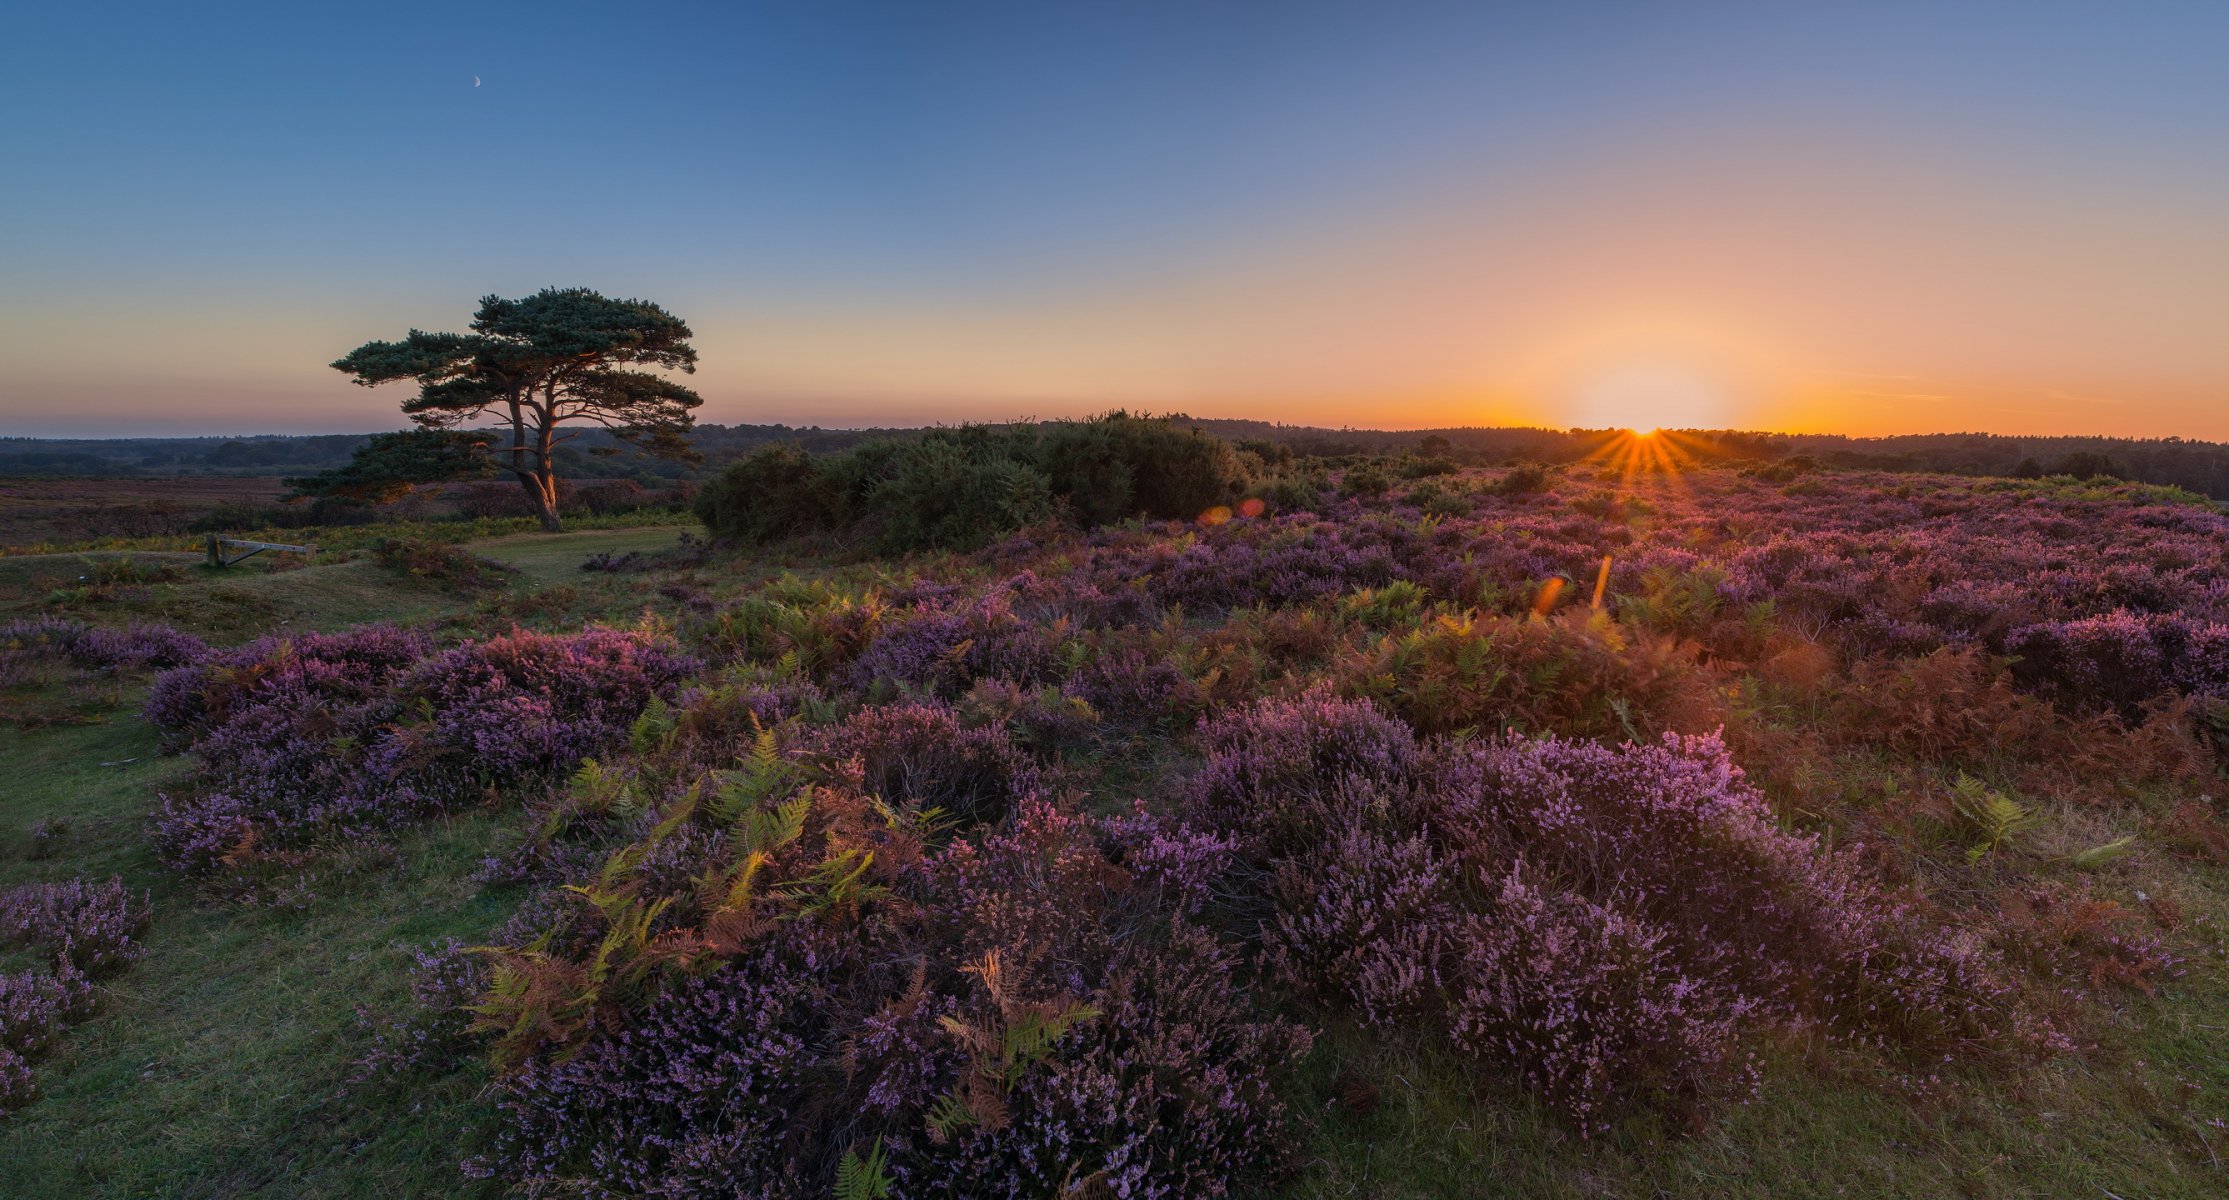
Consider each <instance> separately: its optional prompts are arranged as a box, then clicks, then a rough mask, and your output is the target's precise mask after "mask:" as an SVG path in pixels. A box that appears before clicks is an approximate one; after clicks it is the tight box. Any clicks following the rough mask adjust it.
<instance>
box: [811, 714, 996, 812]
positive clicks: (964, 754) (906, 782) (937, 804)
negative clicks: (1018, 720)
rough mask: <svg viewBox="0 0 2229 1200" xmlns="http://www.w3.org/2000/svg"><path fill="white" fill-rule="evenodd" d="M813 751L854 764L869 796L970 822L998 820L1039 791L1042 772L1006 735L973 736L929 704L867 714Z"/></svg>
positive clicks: (833, 731) (819, 740)
mask: <svg viewBox="0 0 2229 1200" xmlns="http://www.w3.org/2000/svg"><path fill="white" fill-rule="evenodd" d="M812 744H813V747H814V748H815V749H816V750H817V751H818V752H819V753H821V754H823V755H825V756H827V757H829V758H831V759H833V760H835V761H837V762H839V763H852V764H856V765H857V769H858V780H859V784H860V786H862V787H864V788H865V789H866V790H867V791H868V793H870V794H872V795H875V796H879V797H881V798H882V799H883V800H885V801H887V802H889V803H891V804H894V805H901V806H905V807H908V808H915V809H929V808H936V809H942V810H943V811H944V812H945V813H947V814H949V815H951V816H953V817H955V818H958V819H960V820H962V821H967V822H970V823H982V822H987V821H995V820H997V819H998V818H999V817H1001V816H1003V815H1005V814H1006V813H1008V812H1011V811H1012V810H1013V808H1014V806H1015V805H1016V804H1017V803H1019V802H1020V801H1021V800H1022V798H1023V797H1025V796H1028V795H1030V794H1031V793H1032V792H1033V791H1034V790H1035V789H1036V787H1037V773H1036V770H1035V769H1034V768H1033V767H1031V766H1030V764H1029V760H1028V759H1027V758H1025V757H1024V756H1023V755H1022V753H1021V752H1020V751H1019V750H1017V749H1015V748H1014V744H1013V742H1012V741H1011V740H1010V739H1009V738H1008V737H1007V735H1006V732H1005V730H1003V729H997V728H989V729H969V728H967V727H965V726H963V725H962V724H961V723H960V721H959V718H958V717H956V716H955V715H953V713H952V712H951V711H950V710H948V709H943V708H933V707H930V706H928V705H923V704H899V705H891V706H888V707H883V708H867V709H862V710H860V711H859V712H858V713H856V714H854V715H853V716H852V717H851V718H850V719H848V720H846V721H845V722H843V723H842V724H841V725H836V726H831V727H829V728H828V729H826V730H825V731H821V732H819V733H817V734H816V736H815V738H814V740H813V743H812Z"/></svg>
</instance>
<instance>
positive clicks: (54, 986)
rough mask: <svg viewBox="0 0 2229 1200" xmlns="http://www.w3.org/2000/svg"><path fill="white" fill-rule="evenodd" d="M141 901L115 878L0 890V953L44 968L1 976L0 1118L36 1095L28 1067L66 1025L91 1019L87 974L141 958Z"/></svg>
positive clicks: (143, 919) (143, 922)
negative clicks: (16, 954) (33, 959)
mask: <svg viewBox="0 0 2229 1200" xmlns="http://www.w3.org/2000/svg"><path fill="white" fill-rule="evenodd" d="M147 918H148V911H147V907H146V902H145V901H144V899H141V898H135V897H134V896H133V895H132V894H131V893H130V892H128V891H126V890H125V888H124V885H123V882H122V881H121V880H116V879H111V880H109V881H108V882H107V883H102V884H93V883H87V882H85V881H84V880H75V879H73V880H67V881H64V882H61V883H34V884H24V885H22V886H19V887H13V888H9V889H7V890H6V891H0V949H10V948H21V949H27V950H29V951H31V952H33V953H34V954H36V955H37V956H39V957H41V958H43V959H45V960H46V967H45V968H44V969H32V970H24V971H16V972H12V973H0V1113H6V1112H8V1111H9V1110H10V1109H13V1108H18V1107H21V1106H22V1105H24V1104H27V1103H29V1102H30V1101H31V1099H32V1097H33V1096H34V1095H35V1093H36V1081H35V1080H34V1079H33V1077H32V1073H31V1063H32V1061H33V1060H35V1059H37V1058H39V1057H40V1056H41V1055H43V1054H45V1053H46V1052H47V1051H49V1050H51V1049H52V1048H53V1046H54V1044H55V1043H56V1042H58V1041H59V1040H60V1039H61V1037H62V1034H63V1033H64V1032H65V1031H66V1030H67V1029H68V1027H69V1026H71V1025H74V1024H76V1023H77V1022H79V1021H82V1020H84V1019H85V1018H86V1017H88V1016H90V1015H91V1014H92V1011H93V1003H94V995H93V985H92V982H91V980H90V978H89V977H90V976H94V975H105V974H111V973H113V972H115V971H118V970H120V969H122V968H123V967H125V966H126V965H128V964H130V963H131V962H132V961H133V960H135V959H137V958H139V957H140V956H141V955H143V954H145V953H146V949H147V948H146V946H145V944H144V943H142V942H141V941H140V940H139V939H140V936H141V935H142V934H143V933H144V932H145V931H146V928H147Z"/></svg>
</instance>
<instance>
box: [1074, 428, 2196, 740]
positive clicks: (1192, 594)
mask: <svg viewBox="0 0 2229 1200" xmlns="http://www.w3.org/2000/svg"><path fill="white" fill-rule="evenodd" d="M1620 486H1621V488H1624V489H1630V490H1632V491H1633V492H1634V493H1635V495H1634V500H1635V501H1636V503H1628V504H1622V505H1597V504H1591V503H1588V502H1587V501H1586V499H1585V497H1583V496H1582V497H1571V496H1567V495H1566V494H1565V492H1564V491H1563V490H1562V489H1558V490H1554V491H1549V492H1545V493H1541V494H1520V495H1512V496H1498V495H1497V496H1492V497H1487V498H1482V499H1481V500H1480V502H1479V503H1477V504H1476V505H1475V510H1474V512H1473V513H1472V514H1471V515H1469V516H1452V517H1439V518H1433V519H1431V520H1429V521H1427V520H1425V514H1424V513H1422V512H1420V511H1418V510H1416V509H1415V508H1413V507H1410V506H1406V505H1404V504H1402V503H1401V502H1399V501H1383V500H1371V501H1362V502H1350V506H1352V505H1355V504H1359V505H1360V507H1359V509H1357V510H1355V511H1341V512H1334V513H1331V514H1329V515H1316V514H1310V513H1299V514H1293V515H1288V516H1281V517H1273V518H1262V519H1256V520H1244V521H1232V522H1229V523H1227V524H1223V525H1220V526H1215V527H1210V528H1197V529H1188V530H1186V531H1184V532H1183V533H1182V534H1179V535H1172V534H1171V533H1170V531H1169V530H1167V529H1166V528H1159V527H1149V528H1145V529H1134V528H1128V529H1126V528H1105V529H1101V530H1098V531H1096V532H1094V533H1093V534H1091V535H1090V537H1089V538H1088V539H1087V542H1086V547H1085V549H1084V550H1083V551H1082V552H1080V553H1079V554H1076V555H1072V556H1071V559H1070V561H1071V562H1072V564H1073V565H1071V566H1069V567H1068V568H1067V571H1068V575H1067V579H1066V581H1065V591H1066V593H1067V594H1068V595H1069V596H1071V597H1083V596H1087V595H1088V596H1093V597H1104V596H1114V595H1120V596H1124V597H1128V598H1129V604H1130V606H1131V607H1130V611H1131V612H1132V613H1133V614H1134V615H1132V616H1128V617H1122V616H1117V615H1115V610H1103V611H1102V612H1101V613H1099V614H1098V615H1097V618H1096V621H1095V623H1098V624H1105V623H1110V622H1113V621H1125V622H1128V623H1153V622H1157V621H1158V620H1159V619H1160V617H1161V614H1162V613H1163V612H1165V611H1166V610H1167V609H1169V608H1171V607H1176V606H1181V607H1183V608H1184V609H1185V611H1187V612H1191V613H1199V612H1216V611H1221V612H1228V611H1232V610H1237V609H1243V608H1246V607H1248V606H1253V605H1273V606H1294V605H1309V604H1329V603H1332V602H1334V601H1336V600H1337V599H1338V598H1340V597H1342V596H1347V595H1350V594H1353V593H1358V592H1362V591H1364V590H1366V589H1377V588H1383V587H1385V586H1386V585H1387V584H1389V583H1393V582H1395V581H1405V582H1408V583H1413V584H1416V585H1418V586H1420V587H1421V588H1423V589H1424V591H1425V593H1426V594H1427V595H1428V596H1429V597H1430V598H1432V599H1433V600H1436V601H1439V602H1441V603H1444V604H1452V605H1454V606H1456V607H1458V608H1460V607H1464V606H1472V605H1478V606H1482V607H1484V608H1487V609H1490V610H1499V611H1503V612H1522V611H1523V610H1524V609H1525V608H1526V607H1529V606H1530V605H1531V604H1532V603H1533V602H1534V600H1535V599H1536V598H1537V597H1538V596H1539V595H1540V593H1541V588H1542V586H1543V585H1544V584H1545V583H1546V582H1547V581H1549V580H1551V579H1556V578H1561V579H1564V580H1569V581H1579V580H1589V579H1591V578H1592V577H1593V574H1594V571H1595V569H1596V568H1597V566H1598V565H1599V563H1600V561H1601V558H1602V556H1603V555H1604V554H1609V555H1611V556H1613V564H1612V568H1611V573H1610V577H1609V580H1608V596H1607V599H1608V602H1609V608H1610V610H1611V611H1613V612H1617V613H1620V614H1621V615H1625V616H1628V617H1629V618H1631V619H1634V620H1637V621H1638V620H1644V619H1648V618H1650V617H1653V616H1654V615H1656V614H1658V613H1662V612H1665V611H1667V610H1665V609H1664V608H1663V606H1662V605H1661V604H1658V605H1656V606H1654V607H1653V608H1652V607H1651V606H1650V605H1647V604H1644V603H1642V601H1643V599H1644V598H1645V597H1646V596H1647V594H1648V593H1649V591H1650V584H1649V582H1648V578H1649V576H1650V575H1651V574H1652V573H1656V574H1657V575H1658V576H1659V578H1660V579H1661V578H1667V577H1671V576H1679V575H1686V574H1697V573H1701V574H1705V575H1707V576H1708V577H1709V579H1710V580H1711V582H1710V584H1709V587H1708V589H1707V594H1703V595H1698V596H1696V597H1694V599H1695V600H1697V601H1700V602H1701V604H1700V607H1695V606H1692V605H1691V606H1687V607H1683V608H1680V609H1678V610H1676V611H1677V612H1678V614H1679V619H1680V620H1681V621H1684V622H1686V623H1687V625H1688V631H1689V632H1699V633H1701V634H1702V635H1704V636H1706V637H1715V636H1717V635H1718V634H1719V633H1720V632H1722V631H1725V630H1727V629H1728V628H1730V626H1731V624H1733V623H1736V622H1738V620H1739V619H1740V617H1741V615H1742V613H1743V612H1744V611H1746V610H1747V609H1748V608H1749V607H1750V606H1753V605H1757V604H1760V603H1764V602H1770V604H1771V605H1772V608H1773V611H1774V612H1775V613H1776V614H1777V616H1778V617H1779V618H1780V619H1781V620H1784V621H1785V620H1795V621H1800V622H1802V623H1804V624H1805V625H1806V626H1815V627H1817V628H1818V629H1820V630H1821V631H1822V632H1823V633H1825V634H1827V635H1828V636H1829V637H1830V638H1831V639H1832V640H1833V641H1834V642H1835V643H1836V644H1838V645H1841V646H1844V647H1847V648H1850V649H1852V650H1856V651H1861V652H1873V651H1889V652H1894V653H1899V654H1919V653H1926V652H1927V651H1929V650H1933V649H1937V648H1940V647H1944V646H1964V645H1978V646H1981V647H1983V648H1985V649H1988V650H1991V651H1994V652H2002V651H2003V650H2004V648H2005V647H2004V639H2005V637H2006V635H2007V634H2008V633H2010V632H2011V631H2013V630H2015V629H2019V628H2022V627H2025V626H2030V625H2036V624H2039V623H2043V622H2063V621H2080V620H2083V619H2085V618H2090V617H2099V616H2104V615H2106V614H2108V613H2111V612H2113V611H2114V610H2116V609H2127V610H2129V611H2131V612H2136V613H2146V612H2168V611H2172V612H2176V613H2179V614H2181V615H2182V616H2183V617H2184V618H2187V619H2188V620H2190V621H2192V622H2196V623H2198V624H2200V625H2204V624H2208V623H2215V622H2223V621H2229V584H2224V583H2223V582H2222V581H2223V580H2229V559H2225V556H2229V517H2225V516H2224V515H2223V514H2221V513H2220V512H2218V511H2216V510H2213V509H2211V508H2208V507H2203V506H2199V505H2195V504H2189V503H2183V502H2179V501H2174V500H2170V499H2162V498H2159V497H2157V496H2155V495H2154V494H2153V493H2151V492H2149V491H2148V490H2146V489H2144V488H2141V487H2137V486H2134V485H2115V486H2110V487H2083V488H2066V487H2058V486H2054V485H2028V484H2017V483H2011V482H2007V481H1984V480H1970V479H1954V478H1946V477H1939V476H1916V477H1915V476H1882V475H1871V474H1865V473H1858V472H1838V473H1834V474H1831V475H1825V476H1818V477H1811V478H1806V479H1804V480H1802V481H1801V482H1799V483H1795V484H1789V485H1784V486H1781V485H1774V484H1771V483H1766V482H1760V481H1757V480H1751V479H1743V478H1740V477H1737V476H1735V475H1732V474H1729V473H1725V472H1717V471H1701V472H1693V473H1689V474H1685V475H1682V476H1680V477H1679V478H1678V479H1677V480H1676V481H1675V482H1670V483H1666V482H1661V481H1654V480H1647V479H1644V480H1639V481H1634V482H1630V483H1625V484H1621V485H1620ZM1639 502H1645V504H1646V506H1647V508H1648V509H1649V510H1650V511H1651V512H1652V513H1653V514H1654V515H1653V516H1651V517H1650V518H1648V519H1646V520H1642V519H1639V517H1638V515H1637V513H1638V508H1639ZM1791 531H1801V532H1791ZM1667 573H1669V574H1668V575H1667ZM1576 591H1577V589H1568V588H1567V589H1566V590H1565V592H1564V597H1565V599H1566V600H1567V601H1568V600H1569V599H1571V598H1572V597H1573V596H1574V595H1575V593H1576ZM2168 682H2169V684H2170V685H2171V686H2189V685H2190V681H2187V680H2176V679H2172V678H2171V679H2170V680H2169V681H2168ZM2077 686H2079V684H2077ZM2074 698H2075V699H2080V697H2079V695H2076V696H2075V697H2074Z"/></svg>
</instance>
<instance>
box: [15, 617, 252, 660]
mask: <svg viewBox="0 0 2229 1200" xmlns="http://www.w3.org/2000/svg"><path fill="white" fill-rule="evenodd" d="M208 650H209V647H208V646H207V645H206V644H205V643H203V642H202V640H201V639H200V638H197V637H195V636H193V635H192V634H189V633H181V632H179V631H178V630H176V629H172V628H171V627H170V626H168V625H150V624H139V623H134V624H132V625H130V626H128V627H126V628H124V629H103V628H98V627H95V626H90V625H87V624H85V623H84V622H82V621H73V620H70V619H69V618H67V617H35V618H32V619H29V620H16V621H9V622H7V623H6V624H0V656H12V655H22V654H41V653H43V654H54V655H60V656H62V657H64V658H67V659H68V660H69V661H70V662H71V663H72V664H73V665H75V666H77V667H80V668H83V669H85V670H88V671H98V670H127V671H137V670H145V669H147V668H150V667H153V668H158V669H159V668H165V667H177V666H183V665H185V664H186V663H190V662H193V661H195V660H196V659H198V658H200V657H201V656H202V655H204V654H206V653H208Z"/></svg>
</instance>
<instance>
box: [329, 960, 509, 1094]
mask: <svg viewBox="0 0 2229 1200" xmlns="http://www.w3.org/2000/svg"><path fill="white" fill-rule="evenodd" d="M409 954H410V999H411V1007H410V1010H409V1012H408V1013H407V1014H406V1015H404V1016H403V1017H402V1019H400V1020H397V1021H393V1022H389V1021H385V1020H382V1019H381V1018H380V1017H378V1016H375V1015H374V1014H373V1013H372V1012H371V1011H370V1010H369V1009H366V1008H364V1007H363V1006H361V1005H359V1006H357V1009H356V1020H357V1024H358V1025H359V1026H361V1027H362V1028H364V1029H365V1030H366V1031H368V1032H369V1033H370V1035H371V1040H372V1048H371V1050H370V1052H369V1053H367V1054H366V1055H365V1056H364V1058H363V1059H362V1060H361V1061H360V1062H359V1064H358V1065H359V1066H360V1067H361V1068H362V1069H363V1071H364V1073H365V1074H367V1075H395V1074H401V1073H404V1072H408V1071H417V1070H446V1069H449V1068H452V1067H455V1066H456V1065H457V1064H459V1063H461V1062H463V1061H464V1060H465V1059H467V1058H470V1057H471V1056H472V1053H473V1051H474V1049H475V1048H476V1047H475V1045H474V1043H473V1041H472V1039H471V1038H470V1036H469V1034H468V1030H469V1026H470V1025H471V1017H472V1014H471V1013H470V1012H469V1011H468V1010H467V1006H469V1005H470V1004H471V1003H472V1002H473V1001H474V1000H477V999H478V998H479V996H480V993H481V992H482V991H484V990H486V988H487V982H488V981H487V971H486V969H485V967H484V965H483V964H482V963H481V962H480V961H479V960H478V959H476V958H475V957H474V956H473V955H472V954H471V953H470V952H469V951H467V950H466V949H465V947H464V946H463V944H462V943H460V942H458V941H457V940H456V939H455V938H449V939H446V940H444V941H441V942H438V943H436V944H434V945H431V946H424V947H417V948H413V949H411V950H410V951H409Z"/></svg>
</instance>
